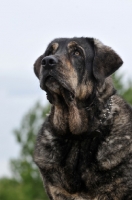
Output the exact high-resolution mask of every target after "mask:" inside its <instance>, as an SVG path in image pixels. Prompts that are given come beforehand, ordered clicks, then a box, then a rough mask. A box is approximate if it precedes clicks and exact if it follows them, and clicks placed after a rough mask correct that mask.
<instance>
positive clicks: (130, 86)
mask: <svg viewBox="0 0 132 200" xmlns="http://www.w3.org/2000/svg"><path fill="white" fill-rule="evenodd" d="M112 78H113V82H114V86H115V88H116V89H117V91H118V94H119V95H121V96H122V97H123V99H125V100H126V101H127V102H128V103H129V104H132V82H131V81H130V80H129V81H128V82H127V84H124V82H123V80H122V79H123V76H122V75H117V74H116V73H115V74H113V76H112Z"/></svg>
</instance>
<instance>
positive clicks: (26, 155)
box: [0, 74, 132, 200]
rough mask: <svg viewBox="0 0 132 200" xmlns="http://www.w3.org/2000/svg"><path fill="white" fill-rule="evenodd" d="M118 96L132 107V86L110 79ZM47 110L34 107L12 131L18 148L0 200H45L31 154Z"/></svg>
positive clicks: (0, 183)
mask: <svg viewBox="0 0 132 200" xmlns="http://www.w3.org/2000/svg"><path fill="white" fill-rule="evenodd" d="M113 80H114V85H115V88H116V89H117V91H118V93H119V94H120V95H121V96H122V97H123V98H124V99H125V100H126V101H128V102H129V103H130V104H132V82H128V84H127V86H126V85H124V84H123V81H122V76H119V75H117V74H116V75H115V74H114V75H113ZM48 112H49V106H47V107H46V108H44V107H43V106H42V105H41V104H40V103H37V104H36V105H35V106H34V107H33V108H32V109H31V110H30V111H29V112H28V113H27V114H26V115H25V116H24V117H23V119H22V121H21V124H20V127H19V128H18V129H16V130H14V135H15V138H16V140H17V142H18V144H19V145H20V154H19V158H17V159H12V160H11V161H10V166H11V171H12V177H13V178H1V179H0V200H14V199H15V200H48V198H47V196H46V193H45V191H44V188H43V184H42V180H41V176H40V173H39V170H38V168H37V167H36V165H35V164H34V162H33V158H32V156H33V151H34V144H35V140H36V135H37V132H38V130H39V128H40V126H41V124H42V123H43V121H44V119H45V116H46V113H48Z"/></svg>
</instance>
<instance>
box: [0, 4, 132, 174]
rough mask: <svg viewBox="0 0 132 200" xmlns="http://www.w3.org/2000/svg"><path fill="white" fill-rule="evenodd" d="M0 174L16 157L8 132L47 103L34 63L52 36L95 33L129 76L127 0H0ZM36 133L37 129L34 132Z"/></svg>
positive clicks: (131, 47) (131, 28)
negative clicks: (30, 112)
mask: <svg viewBox="0 0 132 200" xmlns="http://www.w3.org/2000/svg"><path fill="white" fill-rule="evenodd" d="M0 29H1V30H0V177H2V176H10V175H11V173H10V169H9V159H11V158H17V157H18V156H19V146H18V144H17V143H16V141H15V137H14V135H13V130H14V129H15V128H18V127H19V125H20V122H21V119H22V118H23V116H24V115H25V114H26V113H27V112H28V110H29V109H30V108H32V106H33V105H34V104H35V102H36V101H38V100H40V101H41V102H42V103H43V105H46V104H47V100H46V96H45V93H44V92H43V91H41V90H40V87H39V81H38V80H37V78H36V77H35V75H34V73H33V63H34V62H35V60H36V59H37V57H38V56H39V55H41V54H42V53H43V52H44V51H45V48H46V46H47V45H48V43H49V42H50V41H51V40H52V39H54V38H56V37H74V36H77V37H81V36H84V37H94V38H98V39H99V40H101V41H102V42H103V43H104V44H106V45H108V46H110V47H112V48H113V49H114V50H115V51H116V52H117V53H118V54H119V55H120V56H121V58H122V59H123V61H124V64H123V66H122V67H121V69H120V70H119V73H121V74H123V75H124V81H127V80H128V79H131V77H132V60H131V58H132V0H110V1H108V0H67V1H62V0H47V1H46V0H37V1H36V0H12V1H9V0H1V1H0ZM36 134H37V133H36Z"/></svg>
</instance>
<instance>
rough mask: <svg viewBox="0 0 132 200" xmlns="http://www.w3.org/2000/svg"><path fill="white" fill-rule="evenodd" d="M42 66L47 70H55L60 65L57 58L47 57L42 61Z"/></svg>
mask: <svg viewBox="0 0 132 200" xmlns="http://www.w3.org/2000/svg"><path fill="white" fill-rule="evenodd" d="M41 64H42V66H43V67H44V68H45V69H46V68H48V69H49V68H53V67H55V66H56V65H57V64H58V59H57V58H56V57H55V56H46V57H44V58H43V59H42V61H41Z"/></svg>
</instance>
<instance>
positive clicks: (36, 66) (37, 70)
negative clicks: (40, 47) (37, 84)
mask: <svg viewBox="0 0 132 200" xmlns="http://www.w3.org/2000/svg"><path fill="white" fill-rule="evenodd" d="M43 57H44V55H41V56H39V57H38V59H37V60H36V61H35V63H34V73H35V74H36V76H37V77H38V78H39V74H40V67H41V61H42V58H43Z"/></svg>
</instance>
